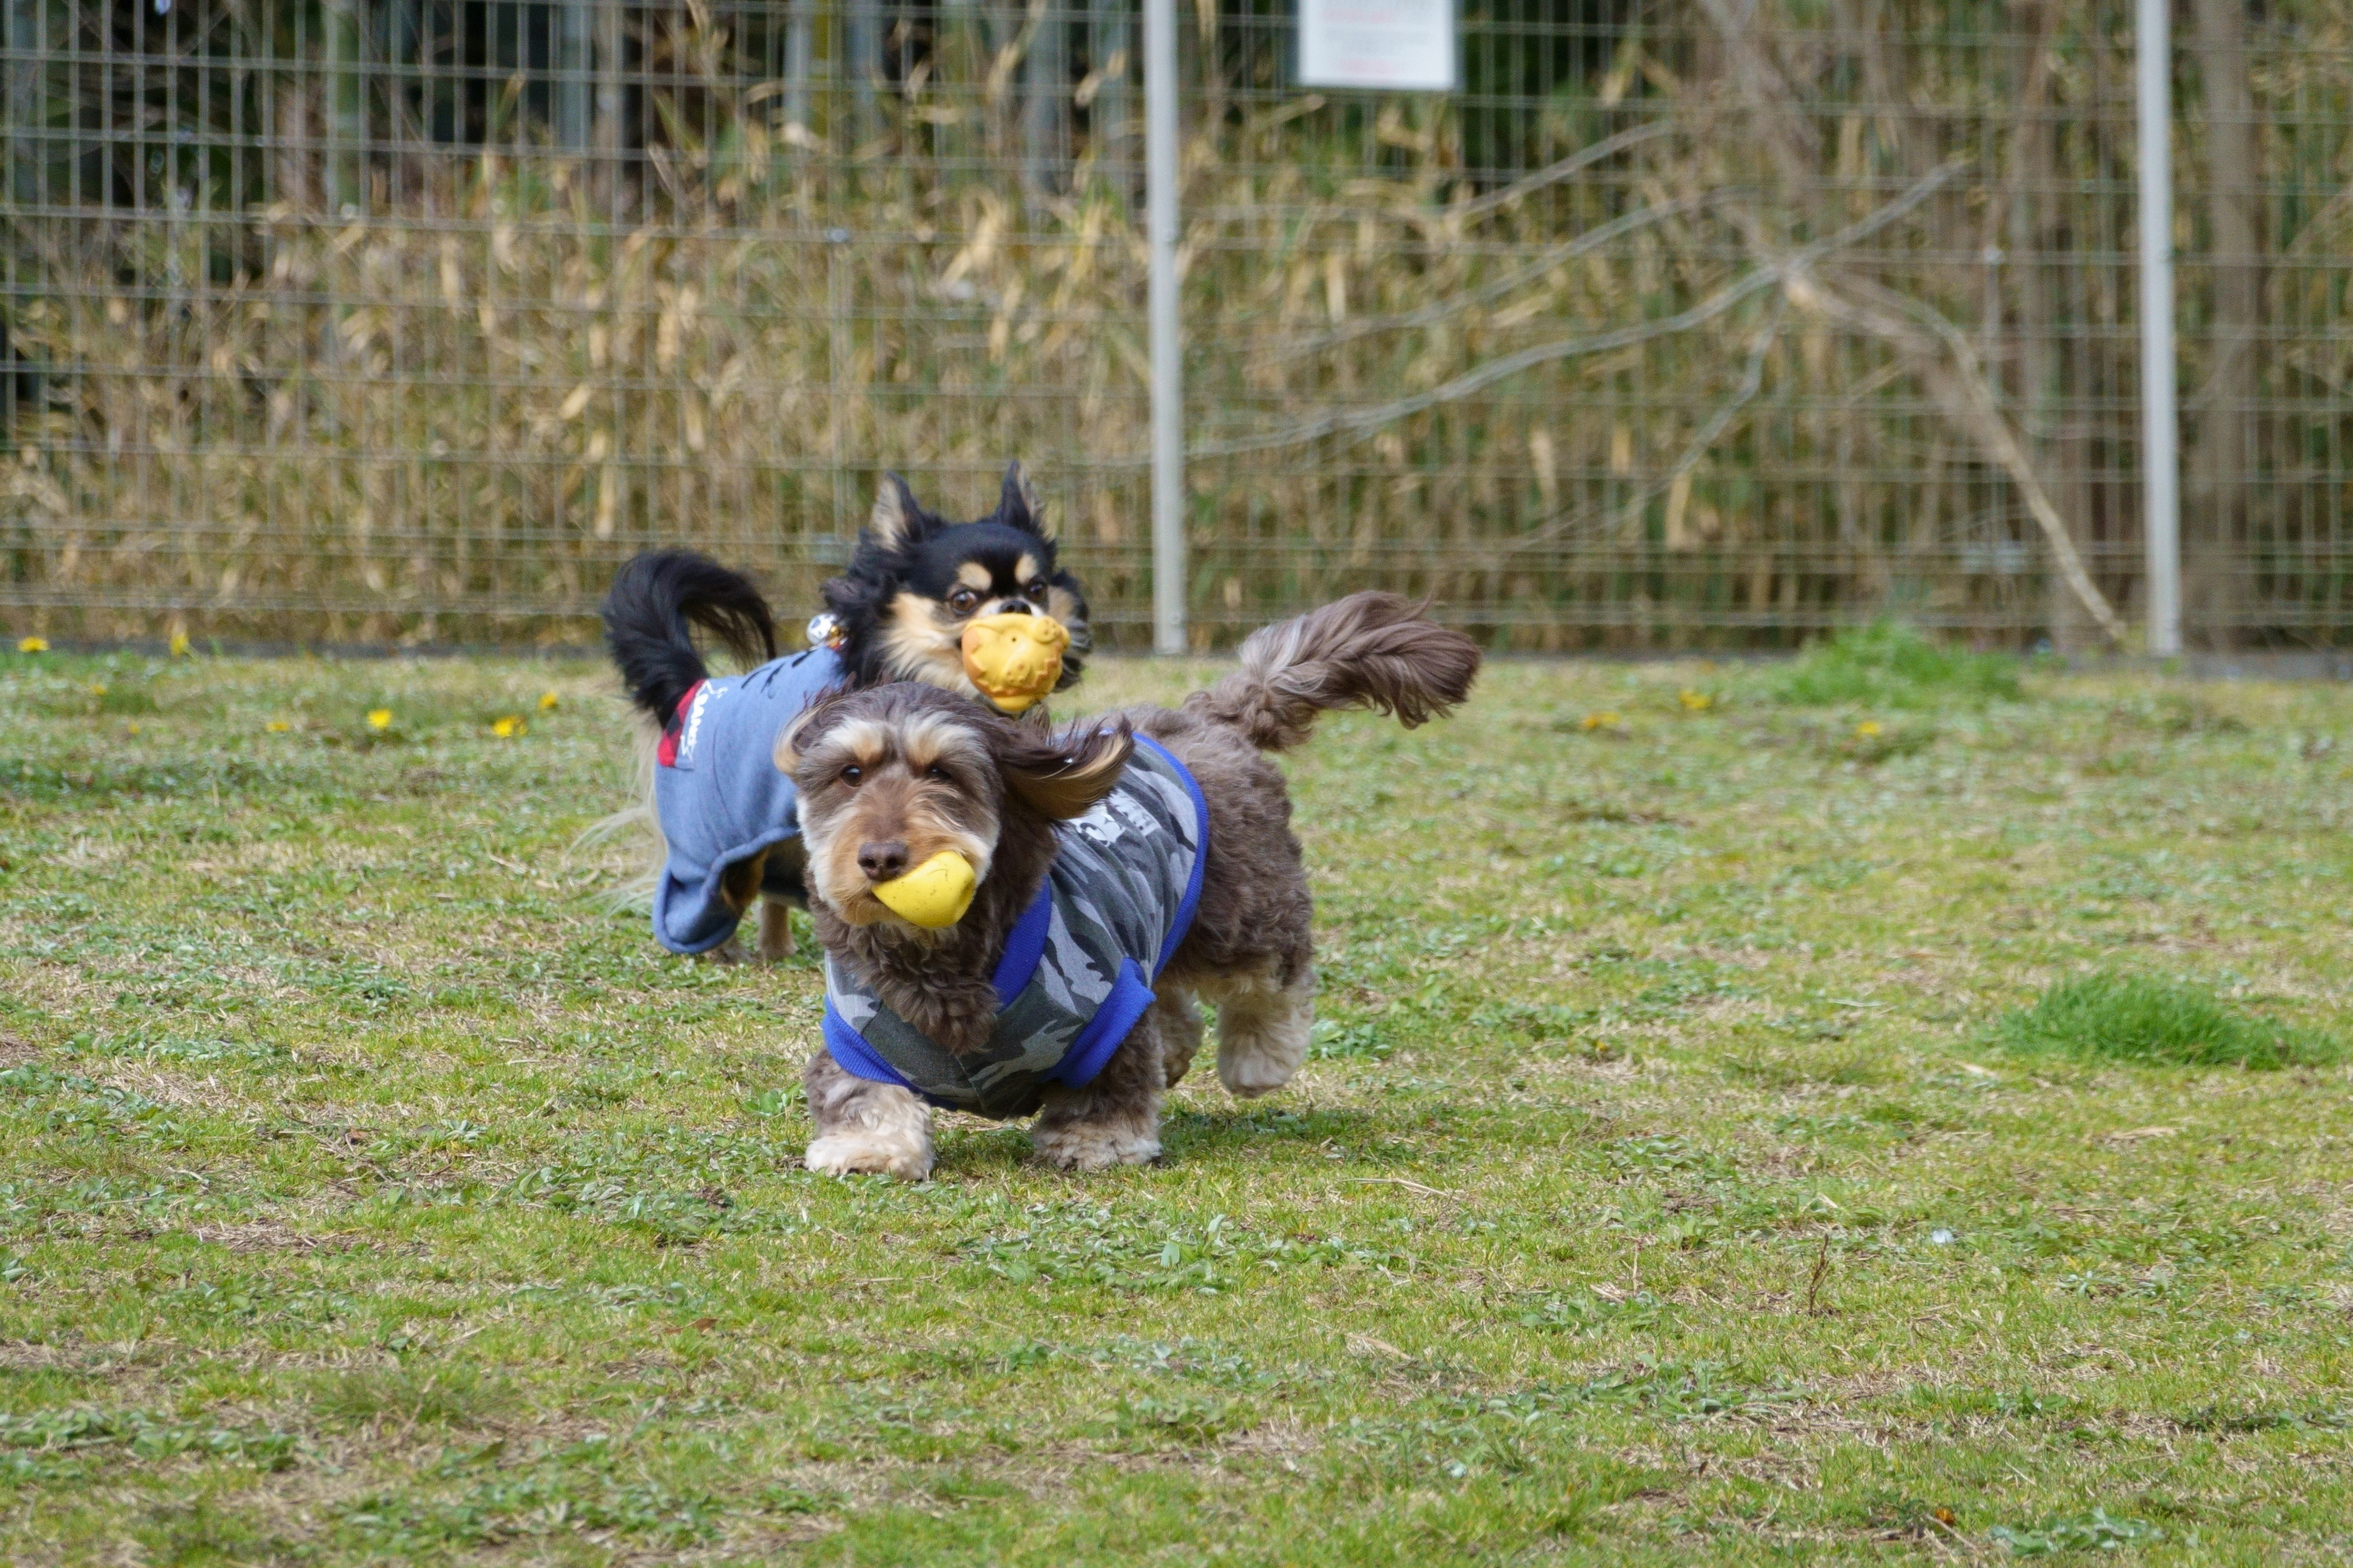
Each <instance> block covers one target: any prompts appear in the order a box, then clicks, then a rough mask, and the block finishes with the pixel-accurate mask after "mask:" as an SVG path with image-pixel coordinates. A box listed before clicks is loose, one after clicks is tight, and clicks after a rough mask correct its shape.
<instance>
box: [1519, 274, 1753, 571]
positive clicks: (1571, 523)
mask: <svg viewBox="0 0 2353 1568" xmlns="http://www.w3.org/2000/svg"><path fill="white" fill-rule="evenodd" d="M1781 317H1782V306H1781V302H1780V301H1778V300H1776V301H1775V302H1774V306H1773V312H1772V314H1771V315H1770V316H1769V317H1767V320H1766V322H1765V324H1764V325H1763V326H1761V327H1759V328H1758V329H1757V335H1756V337H1755V338H1753V339H1751V340H1750V342H1749V348H1748V368H1747V370H1746V372H1745V373H1743V374H1742V375H1741V378H1740V384H1738V385H1737V386H1736V387H1734V388H1733V390H1732V395H1731V396H1730V397H1728V398H1726V399H1725V401H1724V402H1723V403H1722V404H1720V405H1717V407H1716V410H1715V413H1714V414H1711V415H1709V416H1708V419H1707V423H1706V424H1704V425H1703V426H1700V428H1699V430H1698V431H1697V433H1695V434H1694V436H1693V437H1692V438H1691V439H1690V440H1689V441H1687V442H1685V443H1684V444H1683V452H1682V454H1681V455H1680V456H1679V457H1677V458H1675V462H1674V467H1672V468H1669V469H1668V470H1667V474H1666V477H1665V478H1664V479H1658V480H1655V481H1653V482H1652V483H1651V484H1648V485H1645V486H1644V487H1643V488H1642V489H1640V490H1638V491H1637V492H1635V495H1634V497H1633V499H1632V500H1629V501H1628V502H1627V503H1626V504H1625V505H1624V506H1623V507H1621V508H1620V509H1619V513H1618V519H1619V526H1620V528H1623V527H1626V526H1628V525H1630V524H1631V523H1632V522H1634V521H1635V520H1636V519H1638V518H1640V517H1641V515H1642V510H1643V509H1644V508H1645V507H1648V506H1649V505H1650V504H1651V502H1652V501H1654V500H1658V499H1659V498H1660V497H1661V496H1662V495H1664V494H1666V493H1667V492H1668V491H1669V490H1671V489H1674V488H1675V483H1676V481H1677V480H1679V479H1682V478H1683V476H1684V475H1685V474H1688V473H1690V472H1691V471H1692V470H1693V469H1694V468H1697V467H1698V466H1699V464H1700V459H1701V458H1704V457H1706V456H1707V454H1708V449H1709V448H1710V447H1714V446H1715V444H1716V442H1718V441H1719V440H1721V439H1723V437H1724V433H1725V430H1726V429H1727V428H1729V427H1730V426H1731V424H1732V421H1733V418H1734V417H1735V416H1736V415H1738V414H1739V412H1740V411H1741V410H1742V409H1743V408H1746V406H1747V405H1748V404H1749V403H1750V401H1751V400H1753V399H1754V398H1755V397H1756V395H1757V393H1758V392H1759V391H1760V390H1762V389H1763V387H1764V385H1765V359H1766V356H1767V354H1769V353H1771V352H1772V349H1773V344H1774V342H1775V340H1777V339H1778V338H1779V337H1780V335H1781ZM1591 515H1592V514H1591V513H1590V512H1578V513H1573V514H1567V515H1561V514H1556V515H1555V516H1554V517H1553V518H1551V519H1547V520H1546V521H1545V523H1544V524H1543V525H1542V526H1540V527H1537V528H1534V529H1531V530H1529V531H1527V532H1525V533H1523V534H1520V535H1518V536H1516V537H1515V538H1514V539H1511V540H1509V541H1508V542H1505V543H1504V547H1503V548H1502V549H1500V550H1498V551H1496V552H1495V556H1496V558H1497V559H1498V560H1501V559H1504V558H1505V557H1508V556H1511V555H1515V554H1517V553H1518V552H1521V551H1523V550H1530V549H1533V548H1535V546H1536V545H1539V544H1545V543H1548V542H1551V541H1552V540H1554V539H1556V538H1557V537H1559V536H1560V535H1561V534H1563V533H1566V532H1567V531H1569V530H1570V529H1572V528H1574V527H1575V526H1576V525H1577V523H1579V522H1582V521H1585V519H1586V518H1588V517H1589V516H1591Z"/></svg>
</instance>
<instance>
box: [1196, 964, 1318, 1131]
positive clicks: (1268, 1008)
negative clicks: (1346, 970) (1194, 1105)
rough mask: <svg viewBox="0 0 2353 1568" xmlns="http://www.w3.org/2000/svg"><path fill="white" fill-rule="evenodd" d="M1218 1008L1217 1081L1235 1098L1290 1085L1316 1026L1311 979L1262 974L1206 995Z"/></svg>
mask: <svg viewBox="0 0 2353 1568" xmlns="http://www.w3.org/2000/svg"><path fill="white" fill-rule="evenodd" d="M1209 994H1210V996H1211V998H1212V999H1213V1000H1215V1001H1216V1003H1217V1004H1218V1079H1219V1081H1220V1082H1222V1083H1223V1084H1224V1085H1225V1086H1226V1091H1227V1092H1228V1093H1229V1094H1231V1095H1233V1096H1234V1097H1235V1098H1236V1099H1238V1100H1249V1099H1252V1098H1254V1097H1256V1096H1258V1095H1261V1094H1267V1093H1271V1091H1273V1090H1275V1089H1281V1088H1282V1086H1283V1085H1284V1084H1286V1083H1289V1082H1290V1081H1291V1079H1292V1075H1293V1073H1296V1072H1297V1071H1298V1070H1299V1066H1300V1064H1301V1063H1302V1062H1303V1061H1305V1060H1306V1059H1307V1040H1308V1036H1309V1034H1310V1033H1311V1032H1312V1031H1313V1030H1314V1026H1315V975H1314V972H1313V971H1311V970H1303V971H1302V972H1301V973H1300V974H1299V975H1298V977H1297V978H1295V979H1294V980H1293V981H1292V983H1291V984H1288V985H1283V984H1278V983H1277V982H1276V980H1275V978H1274V977H1273V976H1272V975H1271V974H1260V975H1255V976H1251V977H1250V978H1248V979H1244V980H1240V981H1239V983H1236V984H1230V985H1226V986H1220V987H1219V988H1217V989H1215V990H1212V991H1211V992H1210V993H1209Z"/></svg>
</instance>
